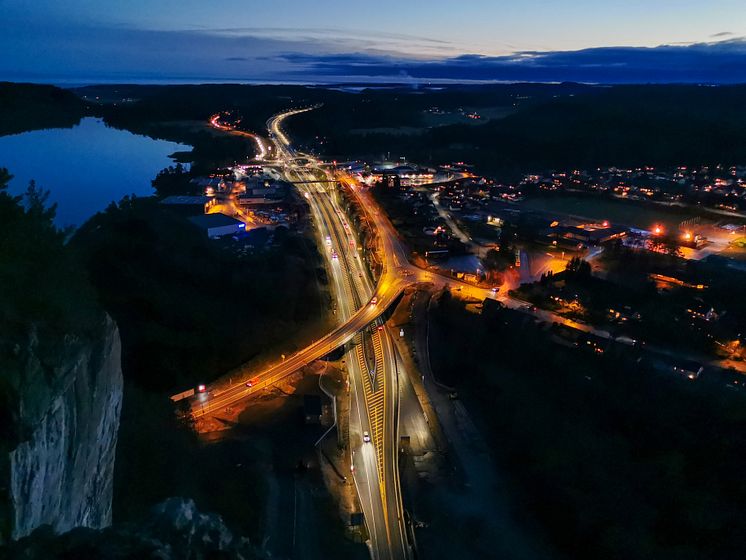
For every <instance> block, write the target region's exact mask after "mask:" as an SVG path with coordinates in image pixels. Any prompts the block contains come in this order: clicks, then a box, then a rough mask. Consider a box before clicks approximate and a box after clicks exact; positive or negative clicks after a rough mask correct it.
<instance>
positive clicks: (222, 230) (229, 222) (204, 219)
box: [189, 214, 246, 239]
mask: <svg viewBox="0 0 746 560" xmlns="http://www.w3.org/2000/svg"><path fill="white" fill-rule="evenodd" d="M189 221H190V222H192V223H193V224H194V225H195V226H197V227H198V228H200V229H201V230H202V231H203V232H205V234H206V235H207V237H209V238H210V239H216V238H218V237H223V236H226V235H236V234H238V233H242V232H244V231H246V224H245V223H243V222H242V221H240V220H237V219H236V218H233V217H231V216H226V215H225V214H204V215H202V216H192V217H191V218H189Z"/></svg>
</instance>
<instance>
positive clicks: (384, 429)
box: [268, 112, 409, 559]
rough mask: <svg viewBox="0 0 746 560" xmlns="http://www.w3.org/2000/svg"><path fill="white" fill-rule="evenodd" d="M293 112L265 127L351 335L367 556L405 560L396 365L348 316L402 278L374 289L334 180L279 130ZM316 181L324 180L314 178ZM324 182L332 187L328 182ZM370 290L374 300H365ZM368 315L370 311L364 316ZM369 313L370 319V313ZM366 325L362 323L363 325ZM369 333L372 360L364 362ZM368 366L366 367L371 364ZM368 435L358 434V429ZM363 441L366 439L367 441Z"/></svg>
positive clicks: (374, 333)
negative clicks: (300, 200)
mask: <svg viewBox="0 0 746 560" xmlns="http://www.w3.org/2000/svg"><path fill="white" fill-rule="evenodd" d="M292 114H296V113H295V112H289V113H284V114H282V115H279V116H277V117H274V118H272V119H270V121H269V123H268V128H269V130H270V134H271V136H272V139H273V140H274V142H275V145H276V154H277V157H278V159H280V160H281V161H284V162H285V169H286V171H285V174H286V177H287V178H288V179H289V180H293V181H295V182H296V184H297V186H298V188H299V189H300V191H301V192H302V193H303V195H304V196H305V197H306V198H307V199H308V201H309V204H310V206H311V209H312V212H313V216H314V220H315V223H316V231H317V232H318V234H319V237H320V239H319V245H320V246H321V247H324V248H325V250H327V251H328V252H329V255H327V256H328V257H329V260H330V267H331V271H332V276H333V284H334V286H335V291H336V299H337V302H338V305H339V307H338V309H339V314H338V315H339V319H340V320H341V321H343V322H344V324H343V329H345V328H346V332H347V333H348V334H349V333H357V334H355V337H354V338H355V342H356V344H354V346H353V347H352V348H351V349H350V350H348V352H347V359H346V363H347V364H348V371H349V375H350V387H351V398H352V402H351V411H352V413H351V418H350V432H351V437H350V444H351V448H352V449H351V452H352V465H353V469H354V471H353V480H354V482H355V486H356V489H357V493H358V498H359V501H360V504H361V507H362V509H363V514H364V515H365V520H366V525H367V528H368V533H369V536H370V552H371V556H372V557H373V558H376V559H389V558H391V559H395V558H407V557H408V556H409V551H408V545H407V543H406V538H405V533H406V530H405V528H404V526H403V518H404V515H403V513H402V505H401V495H400V486H399V470H398V451H397V442H398V428H397V419H398V402H397V395H398V389H397V387H398V386H397V379H396V376H397V369H396V364H395V361H394V352H393V346H392V343H391V341H390V340H389V338H388V335H387V333H386V332H385V331H384V330H383V329H379V326H381V325H380V321H378V320H375V321H369V322H368V324H367V326H368V328H364V329H363V331H362V332H359V331H360V330H361V329H360V328H359V326H358V324H357V323H356V322H355V321H352V320H351V319H352V318H354V317H356V315H355V313H356V312H357V311H358V309H361V308H362V309H363V310H365V311H367V312H368V313H370V312H373V313H374V314H380V313H382V312H383V311H384V310H385V309H386V308H387V307H388V306H389V305H390V303H391V302H393V300H394V299H395V298H396V297H397V296H398V294H399V293H400V291H401V289H402V288H403V287H404V285H405V284H404V283H401V282H398V283H397V282H395V281H392V280H390V279H389V278H390V275H386V274H384V277H382V278H381V279H380V281H379V286H378V289H377V290H375V289H374V286H373V284H372V282H371V279H370V277H369V274H368V271H367V268H366V266H365V264H364V262H363V259H362V257H361V252H362V247H360V243H359V240H358V239H357V238H356V235H355V233H354V228H353V227H352V226H351V225H350V224H351V223H352V222H351V221H350V219H349V217H348V216H347V215H346V214H345V213H344V211H343V210H342V208H341V207H340V205H339V203H338V196H339V193H338V191H337V188H336V186H335V183H334V181H330V179H333V177H332V176H331V175H330V174H329V172H328V171H325V170H323V169H322V168H321V167H320V166H319V164H318V162H314V161H313V160H311V159H310V158H307V157H304V158H303V159H304V160H306V161H308V162H309V163H307V164H306V165H304V166H298V165H295V164H294V163H293V162H295V161H296V160H297V159H298V158H297V155H296V154H295V152H294V151H293V150H292V149H291V147H290V143H289V141H288V139H287V137H286V136H285V135H284V134H283V132H282V130H281V127H280V124H281V122H282V121H283V120H284V119H285V118H287V117H288V116H291V115H292ZM314 180H317V181H318V180H321V181H324V182H314ZM329 185H332V186H331V187H330V186H329ZM374 292H375V297H376V299H377V302H376V303H375V304H373V303H371V296H373V294H374ZM364 317H366V318H368V315H364ZM374 318H375V317H374ZM363 326H364V327H365V325H363ZM364 338H368V339H369V342H370V346H372V351H373V357H372V358H373V359H372V360H370V362H369V360H368V359H367V357H366V355H365V348H366V347H367V346H368V345H367V344H366V343H365V341H364ZM371 363H372V365H371ZM366 433H367V434H368V436H367V437H364V434H366ZM366 439H369V440H370V441H365V440H366Z"/></svg>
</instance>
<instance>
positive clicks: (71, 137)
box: [0, 117, 190, 226]
mask: <svg viewBox="0 0 746 560" xmlns="http://www.w3.org/2000/svg"><path fill="white" fill-rule="evenodd" d="M189 149H190V147H189V146H185V145H183V144H177V143H175V142H166V141H163V140H153V139H152V138H148V137H146V136H139V135H137V134H132V133H131V132H127V131H124V130H117V129H115V128H109V127H107V126H106V125H105V124H104V123H103V122H102V121H101V120H100V119H97V118H93V117H86V118H84V119H82V120H81V121H80V124H78V125H77V126H74V127H73V128H54V129H48V130H36V131H33V132H24V133H22V134H14V135H12V136H1V137H0V167H7V168H8V171H9V172H10V173H11V175H13V176H14V177H13V180H12V181H11V182H10V186H9V192H10V193H12V194H21V193H23V192H24V191H25V190H26V187H27V186H28V183H29V181H30V180H31V179H34V180H35V181H36V184H37V185H38V186H39V187H41V188H43V189H46V190H49V191H50V196H49V200H50V202H56V203H57V218H56V219H55V222H56V223H57V225H58V226H67V225H74V226H79V225H80V224H82V223H83V222H85V221H86V220H87V219H88V218H90V217H91V216H92V215H93V214H95V213H96V212H98V211H99V210H103V209H104V208H106V207H107V206H108V205H109V203H110V202H112V201H119V200H120V199H121V198H122V197H123V196H125V195H128V194H135V195H137V196H150V195H152V194H153V188H152V186H151V184H150V181H151V180H152V179H153V178H154V177H155V176H156V174H157V173H158V171H160V170H161V169H163V168H164V167H167V166H169V165H172V164H173V160H171V159H170V158H169V156H170V155H171V154H173V153H174V152H177V151H188V150H189Z"/></svg>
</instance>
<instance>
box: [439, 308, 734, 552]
mask: <svg viewBox="0 0 746 560" xmlns="http://www.w3.org/2000/svg"><path fill="white" fill-rule="evenodd" d="M502 313H503V312H501V311H499V310H498V311H496V312H488V311H487V310H485V313H484V314H483V315H475V314H473V313H470V312H467V311H466V310H465V309H464V306H463V304H462V303H459V302H458V301H456V300H453V299H451V298H449V297H444V298H443V300H442V301H441V304H440V305H439V306H438V307H437V308H436V309H435V310H434V312H433V315H432V321H433V322H432V328H431V333H430V349H431V358H432V359H433V365H434V369H435V372H436V373H437V374H438V375H439V376H440V377H441V378H442V379H443V381H444V382H446V383H448V384H451V385H454V386H456V387H457V388H458V389H459V393H460V394H461V395H462V396H463V397H464V398H465V399H466V400H467V401H468V403H469V406H470V408H471V410H473V411H474V412H475V413H476V418H477V419H478V420H479V422H480V423H481V424H482V427H483V428H484V429H483V433H484V434H485V436H486V437H487V439H488V440H489V441H490V442H491V444H492V446H493V449H494V453H495V454H496V456H497V458H498V464H499V465H500V468H501V469H503V470H504V471H505V472H506V473H507V475H508V476H509V477H510V478H511V479H512V481H513V482H514V484H513V485H512V487H513V488H514V489H516V495H515V498H516V500H518V501H519V502H520V503H521V513H522V514H523V515H525V516H526V518H527V519H530V520H532V521H535V520H538V521H539V522H540V523H541V526H543V528H544V530H545V531H546V533H547V534H548V536H549V538H550V541H551V542H552V543H554V546H555V547H556V549H557V550H558V551H559V552H560V553H561V554H562V556H563V557H566V558H608V559H617V558H618V559H624V560H630V559H642V558H657V559H661V560H663V559H669V558H670V559H674V558H675V559H695V558H723V559H725V558H740V557H741V556H742V551H743V550H744V547H745V546H746V531H744V528H743V520H742V512H743V510H744V507H746V482H744V480H743V477H742V475H741V473H742V472H743V470H744V468H746V459H744V454H743V448H744V445H746V412H745V411H746V409H745V408H744V398H745V397H744V395H743V394H742V393H737V392H732V391H729V390H728V389H726V388H725V387H722V386H719V385H718V386H714V385H707V384H702V383H692V382H690V381H689V380H687V379H684V378H683V377H681V378H679V377H676V376H673V374H670V375H669V374H667V375H662V374H656V373H654V372H653V371H650V370H647V369H646V367H645V366H644V365H643V366H641V365H639V364H638V363H637V362H636V355H634V353H633V350H632V349H630V350H628V351H626V352H622V351H621V350H618V349H617V350H618V351H615V352H613V353H611V354H613V355H604V356H596V355H594V354H592V353H584V352H583V351H581V350H576V349H569V348H565V347H562V346H559V345H557V344H554V343H552V342H551V340H550V339H549V337H548V335H547V333H546V332H544V331H543V330H541V329H539V328H537V327H536V326H535V325H534V324H532V322H531V321H522V322H521V321H518V322H516V320H515V319H513V320H507V319H506V317H505V316H504V315H502Z"/></svg>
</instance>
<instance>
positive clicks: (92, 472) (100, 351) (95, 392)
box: [0, 316, 122, 542]
mask: <svg viewBox="0 0 746 560" xmlns="http://www.w3.org/2000/svg"><path fill="white" fill-rule="evenodd" d="M96 331H97V332H96V333H95V334H93V335H91V334H88V335H86V336H73V335H59V336H49V333H48V332H45V334H44V335H40V334H38V333H37V331H36V330H35V329H31V330H30V331H27V332H26V334H24V335H19V336H16V337H14V339H13V340H10V341H9V340H7V339H6V340H4V341H3V344H2V348H0V349H1V350H2V354H4V356H3V360H2V364H3V369H5V370H6V371H4V372H3V375H6V372H7V376H6V386H5V390H6V395H9V396H10V397H8V396H6V398H5V399H4V400H5V401H6V403H5V406H7V407H9V408H10V410H11V412H10V414H7V413H6V415H4V416H5V419H6V420H10V422H11V423H12V429H11V430H6V433H11V434H12V436H13V437H12V438H10V439H9V440H8V441H6V443H5V445H4V449H0V451H2V455H0V477H2V480H0V490H4V492H5V494H6V500H5V506H4V508H5V511H4V512H1V513H2V515H0V518H4V519H3V526H2V527H0V542H2V540H3V537H4V539H6V540H7V538H8V537H10V538H11V539H18V538H21V537H24V536H26V535H28V534H29V533H31V532H32V531H33V530H34V529H35V528H37V527H39V526H40V525H45V524H46V525H50V526H51V527H52V529H53V530H54V531H56V532H64V531H67V530H70V529H72V528H73V527H78V526H84V527H93V528H100V527H104V526H107V525H109V524H110V523H111V501H112V479H113V471H114V455H115V449H116V442H117V431H118V428H119V413H120V409H121V402H122V371H121V360H120V353H121V347H120V340H119V333H118V331H117V328H116V325H115V324H114V322H113V321H112V320H111V319H110V318H109V317H108V316H107V317H105V318H104V319H102V323H101V325H100V327H99V328H98V329H96Z"/></svg>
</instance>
